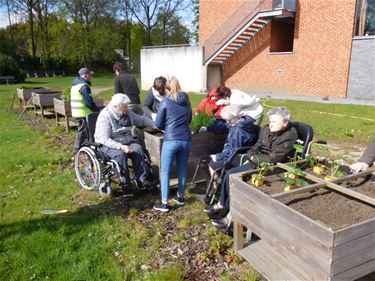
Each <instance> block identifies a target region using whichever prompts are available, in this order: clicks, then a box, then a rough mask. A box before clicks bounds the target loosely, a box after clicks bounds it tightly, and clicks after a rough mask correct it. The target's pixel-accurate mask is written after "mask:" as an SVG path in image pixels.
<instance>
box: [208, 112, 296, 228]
mask: <svg viewBox="0 0 375 281" xmlns="http://www.w3.org/2000/svg"><path fill="white" fill-rule="evenodd" d="M268 116H269V120H270V123H269V124H268V125H266V126H264V127H263V128H262V129H261V132H260V134H259V138H258V141H257V143H256V144H255V145H254V146H253V147H252V148H251V149H250V150H249V151H248V153H247V157H248V159H249V163H247V164H245V165H242V166H239V167H235V168H232V169H230V170H228V171H227V172H226V173H225V175H224V179H223V182H222V189H221V195H220V202H219V203H217V204H215V205H213V206H210V207H208V208H206V209H205V210H204V211H205V212H206V213H207V214H214V213H218V212H223V211H225V210H229V175H231V174H234V173H239V172H245V171H249V170H250V169H253V168H255V167H256V166H257V165H258V164H259V163H260V162H267V163H272V164H275V163H277V162H287V161H288V160H289V157H292V156H293V154H294V144H295V143H296V141H297V139H298V134H297V131H296V129H295V128H293V127H292V125H291V123H290V117H291V115H290V113H289V111H288V110H286V109H285V108H283V107H276V108H274V109H272V110H271V111H269V112H268ZM225 219H226V218H224V221H223V225H225V223H227V222H226V221H225Z"/></svg>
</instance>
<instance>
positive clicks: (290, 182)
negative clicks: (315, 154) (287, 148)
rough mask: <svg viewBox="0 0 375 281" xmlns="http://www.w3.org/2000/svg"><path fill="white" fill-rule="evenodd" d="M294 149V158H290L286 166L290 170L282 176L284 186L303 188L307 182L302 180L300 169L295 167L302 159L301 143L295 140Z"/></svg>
mask: <svg viewBox="0 0 375 281" xmlns="http://www.w3.org/2000/svg"><path fill="white" fill-rule="evenodd" d="M293 147H294V156H293V157H292V158H291V161H290V163H289V164H288V166H289V167H290V168H291V169H290V170H288V171H287V172H286V173H285V174H284V185H285V186H304V185H307V182H306V181H304V180H303V177H304V176H305V173H304V172H303V171H302V169H301V168H300V167H298V166H297V161H298V160H300V159H302V158H301V156H300V155H301V153H302V152H303V149H304V146H303V141H301V140H297V143H296V144H295V145H294V146H293Z"/></svg>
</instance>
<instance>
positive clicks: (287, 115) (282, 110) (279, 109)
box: [267, 106, 292, 121]
mask: <svg viewBox="0 0 375 281" xmlns="http://www.w3.org/2000/svg"><path fill="white" fill-rule="evenodd" d="M276 114H277V115H280V116H281V117H282V118H283V119H284V121H290V119H291V118H292V115H291V114H290V112H289V110H288V109H286V108H285V107H283V106H280V107H275V108H272V109H271V110H270V111H269V112H268V113H267V115H268V117H270V116H271V115H276Z"/></svg>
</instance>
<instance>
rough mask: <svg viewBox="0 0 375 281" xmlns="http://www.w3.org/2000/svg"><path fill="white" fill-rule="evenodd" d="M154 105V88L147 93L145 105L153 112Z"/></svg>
mask: <svg viewBox="0 0 375 281" xmlns="http://www.w3.org/2000/svg"><path fill="white" fill-rule="evenodd" d="M153 104H154V95H153V94H152V87H151V88H150V89H149V90H148V91H147V94H146V96H145V100H144V101H143V105H144V106H145V107H147V108H148V109H150V110H151V111H152V105H153Z"/></svg>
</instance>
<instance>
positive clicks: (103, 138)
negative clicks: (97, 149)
mask: <svg viewBox="0 0 375 281" xmlns="http://www.w3.org/2000/svg"><path fill="white" fill-rule="evenodd" d="M122 117H123V115H122V114H121V113H119V112H117V111H116V110H115V109H114V108H113V106H111V105H108V106H107V107H105V108H104V109H103V110H102V111H101V112H100V114H99V116H98V120H97V121H96V128H95V135H94V137H95V142H97V143H101V144H103V145H105V146H107V147H109V148H113V149H121V146H122V145H124V144H130V143H132V142H134V138H133V136H132V133H131V129H132V127H133V126H137V127H146V126H148V127H152V128H155V123H154V121H152V120H151V119H149V118H147V117H143V116H139V115H138V114H136V113H134V112H133V111H131V110H130V109H128V114H127V117H128V118H129V120H128V121H130V122H127V126H122V125H121V124H120V118H122Z"/></svg>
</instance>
